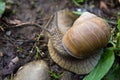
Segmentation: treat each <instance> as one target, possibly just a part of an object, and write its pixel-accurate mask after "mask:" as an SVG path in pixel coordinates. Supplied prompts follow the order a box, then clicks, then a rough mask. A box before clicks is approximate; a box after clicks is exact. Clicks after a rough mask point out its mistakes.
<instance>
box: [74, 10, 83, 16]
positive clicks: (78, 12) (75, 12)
mask: <svg viewBox="0 0 120 80" xmlns="http://www.w3.org/2000/svg"><path fill="white" fill-rule="evenodd" d="M72 12H73V13H74V14H77V15H81V14H82V13H83V12H80V11H72Z"/></svg>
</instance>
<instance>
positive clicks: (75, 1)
mask: <svg viewBox="0 0 120 80" xmlns="http://www.w3.org/2000/svg"><path fill="white" fill-rule="evenodd" d="M72 1H73V3H74V4H75V5H76V6H80V3H83V2H84V0H72Z"/></svg>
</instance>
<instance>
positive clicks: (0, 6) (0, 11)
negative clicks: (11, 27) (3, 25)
mask: <svg viewBox="0 0 120 80" xmlns="http://www.w3.org/2000/svg"><path fill="white" fill-rule="evenodd" d="M4 11H5V3H4V2H3V1H2V0H0V17H2V15H3V13H4Z"/></svg>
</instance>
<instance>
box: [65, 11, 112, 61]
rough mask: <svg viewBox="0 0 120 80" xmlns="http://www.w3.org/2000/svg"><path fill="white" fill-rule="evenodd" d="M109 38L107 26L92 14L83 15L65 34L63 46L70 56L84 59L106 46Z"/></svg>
mask: <svg viewBox="0 0 120 80" xmlns="http://www.w3.org/2000/svg"><path fill="white" fill-rule="evenodd" d="M109 38H110V29H109V26H108V24H107V23H106V22H105V21H104V20H103V19H101V18H100V17H97V16H95V15H94V14H90V13H88V12H87V13H84V14H83V15H82V16H80V17H79V18H78V19H77V20H76V21H75V22H74V24H73V26H72V27H71V28H70V29H69V30H68V31H67V32H66V34H65V35H64V37H63V44H64V47H65V49H67V50H68V52H69V53H70V55H72V56H74V57H76V58H80V59H83V58H86V57H88V56H90V55H92V54H93V53H94V51H96V50H99V49H101V48H103V47H105V46H106V44H107V43H108V41H109Z"/></svg>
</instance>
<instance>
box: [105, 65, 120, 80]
mask: <svg viewBox="0 0 120 80" xmlns="http://www.w3.org/2000/svg"><path fill="white" fill-rule="evenodd" d="M119 74H120V65H119V64H118V63H115V64H114V65H113V66H112V68H111V69H110V71H109V73H108V74H107V75H106V76H105V77H104V79H103V80H120V76H119Z"/></svg>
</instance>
